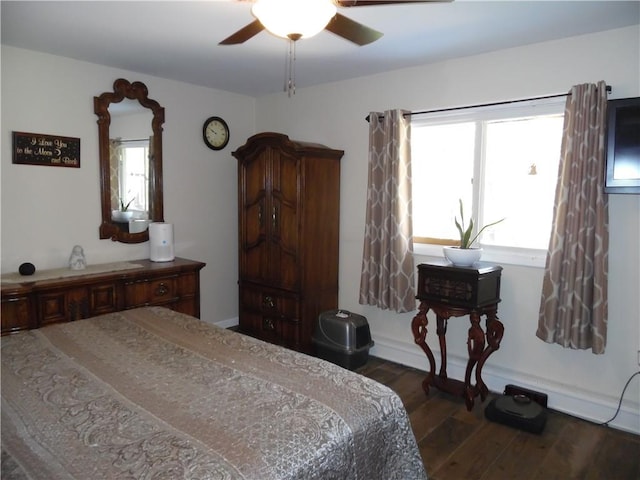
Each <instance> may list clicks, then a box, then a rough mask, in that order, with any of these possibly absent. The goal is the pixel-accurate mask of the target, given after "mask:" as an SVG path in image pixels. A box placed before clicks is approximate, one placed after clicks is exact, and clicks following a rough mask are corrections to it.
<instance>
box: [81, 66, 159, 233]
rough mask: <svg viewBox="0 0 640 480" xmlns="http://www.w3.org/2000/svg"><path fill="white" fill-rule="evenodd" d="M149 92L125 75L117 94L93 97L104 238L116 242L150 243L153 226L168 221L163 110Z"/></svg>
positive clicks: (139, 83) (119, 82)
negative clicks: (163, 190)
mask: <svg viewBox="0 0 640 480" xmlns="http://www.w3.org/2000/svg"><path fill="white" fill-rule="evenodd" d="M148 93H149V92H148V90H147V87H146V85H145V84H144V83H142V82H133V83H130V82H128V81H127V80H125V79H123V78H120V79H118V80H116V81H115V82H114V84H113V92H105V93H103V94H102V95H100V96H99V97H94V98H93V107H94V112H95V114H96V115H97V116H98V141H99V157H100V199H101V205H102V223H101V224H100V238H110V239H111V240H113V241H114V242H124V243H141V242H146V241H147V240H149V230H148V228H147V227H148V224H149V223H150V222H163V221H164V218H163V217H164V207H163V192H162V124H163V123H164V108H163V107H161V106H160V104H159V103H158V102H156V101H155V100H152V99H150V98H149V97H148Z"/></svg>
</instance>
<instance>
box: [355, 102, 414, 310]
mask: <svg viewBox="0 0 640 480" xmlns="http://www.w3.org/2000/svg"><path fill="white" fill-rule="evenodd" d="M408 113H409V112H405V111H403V110H393V111H387V112H384V114H382V113H379V112H372V113H371V114H370V115H369V181H368V190H367V216H366V225H365V238H364V251H363V255H362V273H361V276H360V298H359V301H360V303H361V304H362V305H374V306H377V307H379V308H382V309H385V310H395V311H396V312H410V311H413V310H415V308H416V299H415V284H414V263H413V227H412V222H411V122H410V120H409V119H408V115H406V114H408Z"/></svg>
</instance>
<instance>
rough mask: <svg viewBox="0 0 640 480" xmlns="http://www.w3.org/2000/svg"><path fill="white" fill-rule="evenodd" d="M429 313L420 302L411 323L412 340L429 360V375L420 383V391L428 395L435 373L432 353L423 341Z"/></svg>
mask: <svg viewBox="0 0 640 480" xmlns="http://www.w3.org/2000/svg"><path fill="white" fill-rule="evenodd" d="M428 311H429V307H428V306H427V304H426V303H425V302H420V306H419V307H418V314H417V315H416V316H415V317H413V320H412V321H411V331H412V332H413V339H414V341H415V342H416V344H418V345H420V348H422V351H423V352H424V353H425V355H426V356H427V359H428V360H429V373H428V374H427V377H426V378H425V379H424V381H423V382H422V389H423V390H424V392H425V393H429V385H431V384H432V383H433V377H434V375H435V371H436V361H435V359H434V358H433V353H432V352H431V349H430V348H429V345H427V342H426V341H425V339H426V337H427V324H428V323H429V322H428V320H427V312H428Z"/></svg>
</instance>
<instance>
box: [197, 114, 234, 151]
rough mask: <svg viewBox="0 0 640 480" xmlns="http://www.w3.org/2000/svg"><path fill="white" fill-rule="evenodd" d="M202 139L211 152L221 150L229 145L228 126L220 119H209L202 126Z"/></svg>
mask: <svg viewBox="0 0 640 480" xmlns="http://www.w3.org/2000/svg"><path fill="white" fill-rule="evenodd" d="M202 138H203V140H204V143H205V145H206V146H207V147H209V148H210V149H211V150H222V149H223V148H224V147H226V146H227V143H229V126H228V125H227V122H225V121H224V120H223V119H222V118H220V117H209V118H207V119H206V120H205V122H204V125H203V126H202Z"/></svg>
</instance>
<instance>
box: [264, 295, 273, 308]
mask: <svg viewBox="0 0 640 480" xmlns="http://www.w3.org/2000/svg"><path fill="white" fill-rule="evenodd" d="M262 303H263V304H264V305H265V306H266V307H268V308H274V307H275V306H276V305H275V303H273V298H271V297H264V300H263V301H262Z"/></svg>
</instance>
